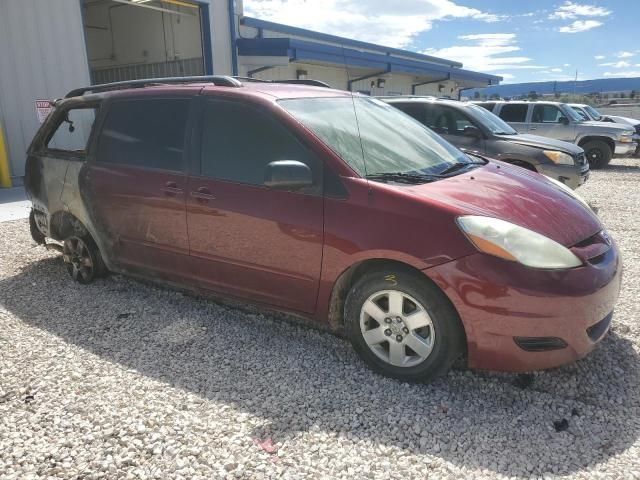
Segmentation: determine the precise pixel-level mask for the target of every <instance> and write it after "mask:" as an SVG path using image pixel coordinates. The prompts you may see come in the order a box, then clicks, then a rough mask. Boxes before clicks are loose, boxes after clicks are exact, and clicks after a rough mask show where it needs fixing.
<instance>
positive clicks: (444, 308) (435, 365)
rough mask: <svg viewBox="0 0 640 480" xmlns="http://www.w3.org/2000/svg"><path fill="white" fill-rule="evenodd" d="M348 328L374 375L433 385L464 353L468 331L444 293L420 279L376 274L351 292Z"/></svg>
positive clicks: (402, 274) (393, 273) (404, 274)
mask: <svg viewBox="0 0 640 480" xmlns="http://www.w3.org/2000/svg"><path fill="white" fill-rule="evenodd" d="M345 324H346V325H345V326H346V330H347V333H348V336H349V339H350V340H351V343H352V344H353V346H354V348H355V350H356V352H357V353H358V354H359V355H360V357H362V359H363V360H364V361H365V362H366V363H367V364H368V365H369V367H370V368H372V369H373V370H374V371H376V372H378V373H381V374H383V375H386V376H388V377H392V378H395V379H398V380H402V381H412V382H417V381H429V380H431V379H433V378H435V377H437V376H439V375H442V374H444V373H446V372H447V371H448V370H449V369H450V368H451V365H452V364H453V363H454V362H455V361H456V360H457V359H458V358H459V357H460V356H461V355H462V354H463V353H464V348H465V341H464V332H463V329H462V326H461V323H460V319H459V317H458V314H457V312H456V311H455V310H454V308H453V307H452V305H451V304H450V303H449V301H448V299H447V298H446V297H445V296H444V294H443V293H442V292H441V291H440V290H439V289H438V288H437V287H436V286H435V285H433V284H431V283H430V282H428V281H427V279H425V278H420V276H419V275H418V274H414V273H411V272H408V271H407V272H405V271H403V270H400V271H391V270H390V271H383V272H380V271H379V272H372V273H370V274H367V275H365V276H364V277H363V278H361V279H360V280H359V281H358V282H356V284H355V285H354V287H353V288H352V289H351V291H350V292H349V295H348V297H347V301H346V305H345Z"/></svg>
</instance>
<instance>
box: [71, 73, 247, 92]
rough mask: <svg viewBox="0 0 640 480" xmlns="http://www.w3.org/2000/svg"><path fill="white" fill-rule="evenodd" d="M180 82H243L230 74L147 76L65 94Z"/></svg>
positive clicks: (217, 83)
mask: <svg viewBox="0 0 640 480" xmlns="http://www.w3.org/2000/svg"><path fill="white" fill-rule="evenodd" d="M179 83H213V84H214V85H219V86H221V87H241V86H242V83H240V81H238V80H237V79H236V78H233V77H230V76H228V75H200V76H195V77H168V78H145V79H142V80H127V81H124V82H113V83H104V84H101V85H91V86H90V87H83V88H76V89H74V90H71V91H70V92H69V93H67V94H66V95H65V98H71V97H78V96H80V95H84V94H85V93H87V92H92V93H99V92H108V91H111V90H120V89H123V88H144V87H147V86H150V85H170V84H179Z"/></svg>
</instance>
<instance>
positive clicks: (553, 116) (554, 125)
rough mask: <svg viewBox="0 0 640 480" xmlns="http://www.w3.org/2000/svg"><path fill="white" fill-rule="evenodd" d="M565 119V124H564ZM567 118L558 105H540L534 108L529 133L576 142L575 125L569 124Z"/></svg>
mask: <svg viewBox="0 0 640 480" xmlns="http://www.w3.org/2000/svg"><path fill="white" fill-rule="evenodd" d="M563 119H564V120H565V122H564V123H563ZM568 120H569V119H567V117H566V116H565V115H564V113H563V112H562V110H560V108H558V107H557V106H556V105H549V104H544V103H542V104H538V105H534V106H533V112H532V114H531V123H530V124H529V133H531V134H533V135H540V136H543V137H550V138H555V139H557V140H564V141H565V142H573V141H574V139H575V138H574V133H575V125H574V124H572V123H568Z"/></svg>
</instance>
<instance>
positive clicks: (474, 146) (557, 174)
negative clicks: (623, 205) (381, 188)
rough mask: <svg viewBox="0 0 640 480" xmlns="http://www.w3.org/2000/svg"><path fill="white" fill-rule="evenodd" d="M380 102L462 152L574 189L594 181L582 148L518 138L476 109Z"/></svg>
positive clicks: (423, 100) (452, 103)
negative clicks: (515, 167)
mask: <svg viewBox="0 0 640 480" xmlns="http://www.w3.org/2000/svg"><path fill="white" fill-rule="evenodd" d="M381 100H383V101H384V102H386V103H388V104H390V105H393V106H394V107H396V108H398V109H400V110H402V111H403V112H404V113H406V114H408V115H410V116H412V117H413V118H415V119H416V120H418V121H419V122H420V123H422V124H423V125H425V126H427V127H429V128H430V129H431V130H433V131H434V132H436V133H437V134H438V135H441V136H442V137H443V138H444V139H446V140H447V141H448V142H450V143H452V144H453V145H455V146H456V147H458V148H461V149H463V150H467V151H472V152H478V153H480V154H482V155H487V156H489V157H491V158H495V159H497V160H502V161H505V162H507V163H512V164H514V165H518V166H520V167H523V168H526V169H528V170H532V171H534V172H538V173H542V174H544V175H547V176H548V177H551V178H554V179H556V180H559V181H561V182H562V183H564V184H566V185H568V186H569V187H570V188H574V189H575V188H578V187H579V186H580V185H582V184H583V183H584V182H586V181H587V179H588V178H589V163H588V162H587V160H586V158H585V155H584V150H583V149H582V148H580V147H578V146H577V145H574V144H573V143H568V142H563V141H560V140H554V139H552V138H547V137H540V136H537V135H525V134H519V133H518V132H517V131H516V130H514V129H513V128H512V127H511V126H509V125H508V124H507V123H505V122H504V121H503V120H502V119H500V118H499V117H497V116H496V115H494V114H493V113H491V112H489V111H487V110H486V109H484V108H482V107H479V106H478V105H474V104H473V103H469V102H459V101H456V100H445V99H437V98H435V97H416V96H411V97H401V96H398V97H385V98H381Z"/></svg>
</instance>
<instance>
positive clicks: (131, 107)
mask: <svg viewBox="0 0 640 480" xmlns="http://www.w3.org/2000/svg"><path fill="white" fill-rule="evenodd" d="M189 102H190V100H189V99H172V98H162V99H159V98H156V99H142V100H139V99H138V100H124V101H116V102H114V103H113V104H112V105H111V107H110V108H109V112H108V114H107V118H106V119H105V122H104V126H103V128H102V132H101V133H100V139H99V143H98V161H101V162H109V163H119V164H124V165H132V166H138V167H148V168H157V169H162V170H174V171H183V170H184V145H185V134H186V126H187V119H188V117H189Z"/></svg>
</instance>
